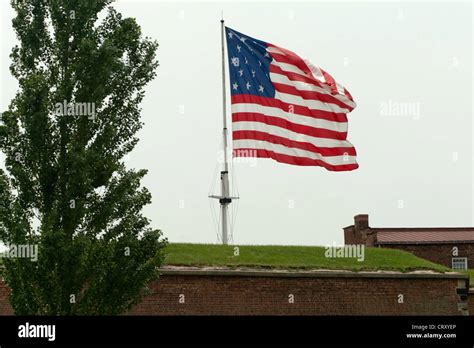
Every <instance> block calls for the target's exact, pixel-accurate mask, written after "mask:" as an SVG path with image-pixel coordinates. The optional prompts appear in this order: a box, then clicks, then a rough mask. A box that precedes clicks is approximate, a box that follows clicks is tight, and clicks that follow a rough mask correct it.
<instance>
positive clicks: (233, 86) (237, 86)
mask: <svg viewBox="0 0 474 348" xmlns="http://www.w3.org/2000/svg"><path fill="white" fill-rule="evenodd" d="M232 88H233V89H234V90H237V88H239V85H238V84H237V83H235V82H234V84H233V85H232Z"/></svg>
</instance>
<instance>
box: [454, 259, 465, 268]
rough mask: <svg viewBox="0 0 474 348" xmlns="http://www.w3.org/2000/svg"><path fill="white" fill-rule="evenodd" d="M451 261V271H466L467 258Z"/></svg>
mask: <svg viewBox="0 0 474 348" xmlns="http://www.w3.org/2000/svg"><path fill="white" fill-rule="evenodd" d="M451 261H452V268H453V269H467V257H453V258H452V260H451Z"/></svg>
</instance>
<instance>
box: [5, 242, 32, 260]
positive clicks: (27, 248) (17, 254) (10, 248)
mask: <svg viewBox="0 0 474 348" xmlns="http://www.w3.org/2000/svg"><path fill="white" fill-rule="evenodd" d="M5 246H6V248H7V250H5V251H4V252H3V253H0V258H6V259H7V258H10V259H14V258H23V259H30V260H31V261H33V262H36V261H38V244H6V245H5Z"/></svg>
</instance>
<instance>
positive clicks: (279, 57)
mask: <svg viewBox="0 0 474 348" xmlns="http://www.w3.org/2000/svg"><path fill="white" fill-rule="evenodd" d="M268 46H269V47H275V48H276V49H279V50H280V51H282V52H283V54H279V53H274V52H270V55H271V56H272V58H274V59H275V60H276V61H278V62H282V63H288V64H293V65H295V66H297V67H298V68H299V69H300V70H302V71H303V72H304V73H305V74H307V75H309V76H312V72H311V70H310V69H309V68H308V66H307V65H306V63H305V62H304V60H303V59H301V57H300V56H298V55H297V54H296V53H294V52H292V51H290V50H287V49H286V48H282V47H279V46H275V45H272V44H268Z"/></svg>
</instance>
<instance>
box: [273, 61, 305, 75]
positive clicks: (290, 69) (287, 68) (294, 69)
mask: <svg viewBox="0 0 474 348" xmlns="http://www.w3.org/2000/svg"><path fill="white" fill-rule="evenodd" d="M271 64H272V65H274V66H277V67H279V68H280V69H281V70H283V71H288V72H292V73H295V74H299V75H303V76H306V77H308V75H307V74H305V72H304V71H303V70H301V69H300V68H298V67H297V66H296V65H293V64H289V63H280V62H278V61H276V60H275V59H274V60H272V62H271Z"/></svg>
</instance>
